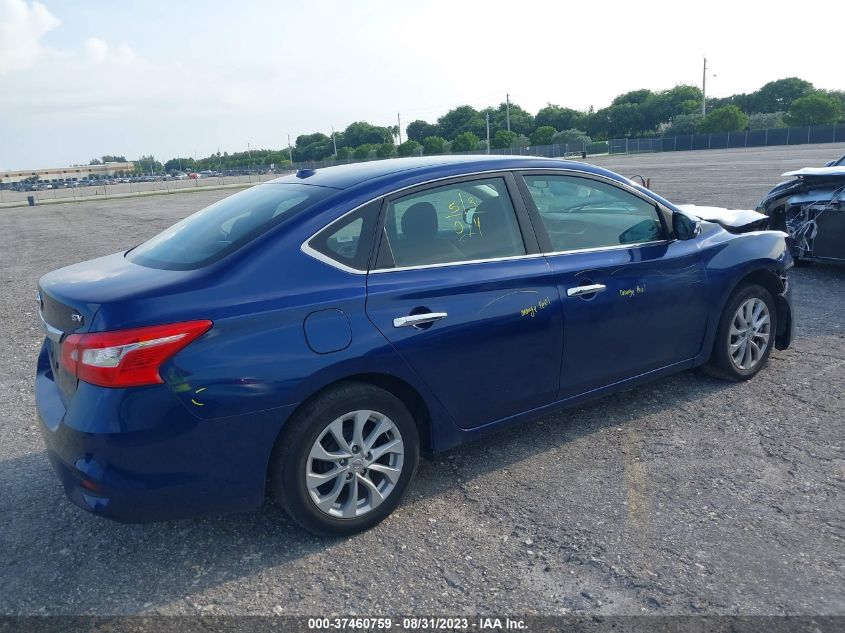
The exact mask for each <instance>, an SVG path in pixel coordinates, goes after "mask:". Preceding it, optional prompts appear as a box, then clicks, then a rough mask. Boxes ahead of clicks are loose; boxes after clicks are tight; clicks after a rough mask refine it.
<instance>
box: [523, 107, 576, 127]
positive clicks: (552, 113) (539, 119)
mask: <svg viewBox="0 0 845 633" xmlns="http://www.w3.org/2000/svg"><path fill="white" fill-rule="evenodd" d="M579 122H580V123H584V122H585V121H584V115H583V114H582V113H581V112H578V110H573V109H572V108H562V107H560V106H557V105H554V104H552V103H550V104H548V105H547V106H546V107H544V108H541V109H540V111H539V112H537V116H535V117H534V124H535V125H537V127H542V126H544V125H548V126H549V127H553V128H554V129H556V130H568V129H571V128H574V127H577V126H576V125H575V124H576V123H579Z"/></svg>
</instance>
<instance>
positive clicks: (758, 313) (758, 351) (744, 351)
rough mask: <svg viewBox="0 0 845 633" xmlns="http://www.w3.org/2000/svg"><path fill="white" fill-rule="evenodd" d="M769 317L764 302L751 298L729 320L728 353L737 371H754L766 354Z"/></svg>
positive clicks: (769, 328) (769, 330) (769, 332)
mask: <svg viewBox="0 0 845 633" xmlns="http://www.w3.org/2000/svg"><path fill="white" fill-rule="evenodd" d="M771 323H772V320H771V316H770V314H769V308H768V306H767V305H766V302H765V301H763V300H762V299H759V298H757V297H752V298H750V299H748V300H746V301H744V302H743V303H742V304H740V306H739V308H737V311H736V313H734V317H733V319H732V320H731V329H730V334H729V336H728V352H729V354H730V357H731V362H732V363H733V364H734V366H735V367H736V368H737V369H741V370H743V371H748V370H750V369H754V367H756V366H757V365H758V364H759V363H760V361H761V360H762V359H763V356H764V355H765V353H766V349H767V348H768V345H769V338H770V336H771Z"/></svg>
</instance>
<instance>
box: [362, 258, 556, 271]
mask: <svg viewBox="0 0 845 633" xmlns="http://www.w3.org/2000/svg"><path fill="white" fill-rule="evenodd" d="M544 255H545V253H527V254H525V255H508V256H507V257H488V258H485V259H462V260H460V261H457V262H440V263H438V264H418V265H417V266H394V267H393V268H376V269H374V270H371V271H370V274H371V275H379V274H383V273H392V272H400V271H404V270H422V269H424V268H445V267H446V266H465V265H467V264H490V263H493V262H507V261H511V260H515V259H537V258H538V257H543V256H544Z"/></svg>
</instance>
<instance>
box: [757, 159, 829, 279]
mask: <svg viewBox="0 0 845 633" xmlns="http://www.w3.org/2000/svg"><path fill="white" fill-rule="evenodd" d="M783 176H784V177H789V178H790V180H787V181H786V182H782V183H780V184H779V185H777V186H775V187H774V188H773V189H772V190H771V191H770V192H769V193H767V194H766V196H765V197H764V198H763V199H762V200H761V201H760V204H758V205H757V211H759V212H761V213H764V214H765V215H767V216H768V217H769V221H770V228H773V229H780V230H782V231H785V232H786V233H788V234H789V236H790V237H792V240H793V245H792V256H793V257H794V258H795V260H796V262H799V263H800V262H814V261H824V262H840V263H845V156H842V157H841V158H839V160H834V161H831V162H829V163H828V164H827V165H825V166H824V167H804V168H803V169H798V170H796V171H788V172H786V173H785V174H783Z"/></svg>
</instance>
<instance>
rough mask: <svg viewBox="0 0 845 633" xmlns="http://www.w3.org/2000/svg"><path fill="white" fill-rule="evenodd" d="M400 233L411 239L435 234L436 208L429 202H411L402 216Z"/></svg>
mask: <svg viewBox="0 0 845 633" xmlns="http://www.w3.org/2000/svg"><path fill="white" fill-rule="evenodd" d="M401 224H402V234H403V235H404V236H405V237H409V238H411V239H425V238H431V237H435V236H436V235H437V210H436V209H435V208H434V205H433V204H431V203H430V202H417V203H416V204H412V205H411V206H410V207H408V209H407V210H406V211H405V214H404V215H403V216H402V222H401Z"/></svg>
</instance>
